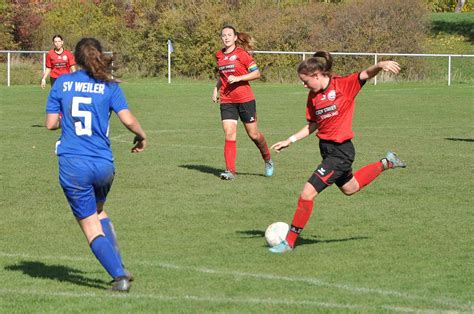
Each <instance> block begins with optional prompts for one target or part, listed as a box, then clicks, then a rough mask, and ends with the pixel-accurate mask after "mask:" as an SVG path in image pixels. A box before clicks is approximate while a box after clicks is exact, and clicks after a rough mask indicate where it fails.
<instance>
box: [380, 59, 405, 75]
mask: <svg viewBox="0 0 474 314" xmlns="http://www.w3.org/2000/svg"><path fill="white" fill-rule="evenodd" d="M379 66H380V67H381V68H382V70H384V71H385V72H392V73H393V74H398V73H399V72H400V69H401V67H400V64H398V63H397V62H395V61H381V62H379Z"/></svg>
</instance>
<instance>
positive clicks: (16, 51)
mask: <svg viewBox="0 0 474 314" xmlns="http://www.w3.org/2000/svg"><path fill="white" fill-rule="evenodd" d="M2 53H6V54H7V86H10V80H11V54H12V53H17V54H23V53H24V54H42V55H43V73H44V72H45V71H46V55H47V54H48V51H20V50H0V54H2ZM105 53H107V54H111V53H112V52H110V51H106V52H105Z"/></svg>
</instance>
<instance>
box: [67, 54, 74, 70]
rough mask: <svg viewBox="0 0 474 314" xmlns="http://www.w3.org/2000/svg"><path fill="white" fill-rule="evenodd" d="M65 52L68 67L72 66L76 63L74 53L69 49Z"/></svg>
mask: <svg viewBox="0 0 474 314" xmlns="http://www.w3.org/2000/svg"><path fill="white" fill-rule="evenodd" d="M66 54H67V60H68V64H69V68H70V67H72V66H73V65H76V59H75V58H74V55H73V54H72V53H71V52H70V51H69V50H66Z"/></svg>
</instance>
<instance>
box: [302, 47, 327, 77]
mask: <svg viewBox="0 0 474 314" xmlns="http://www.w3.org/2000/svg"><path fill="white" fill-rule="evenodd" d="M331 68H332V56H331V54H330V53H329V52H326V51H318V52H316V53H315V54H314V55H313V56H312V57H311V58H309V59H306V60H304V61H303V62H301V63H300V64H299V65H298V74H304V75H309V76H312V75H313V74H314V73H316V72H318V71H319V72H320V73H321V74H323V75H327V76H329V75H331Z"/></svg>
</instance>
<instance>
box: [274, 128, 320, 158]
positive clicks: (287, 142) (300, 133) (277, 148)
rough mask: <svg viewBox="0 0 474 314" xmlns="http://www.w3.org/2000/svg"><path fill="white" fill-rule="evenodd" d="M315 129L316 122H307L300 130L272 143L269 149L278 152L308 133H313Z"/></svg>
mask: <svg viewBox="0 0 474 314" xmlns="http://www.w3.org/2000/svg"><path fill="white" fill-rule="evenodd" d="M317 129H318V124H317V123H316V122H308V124H307V125H305V126H304V127H303V128H302V129H301V130H299V131H298V132H296V133H295V134H293V135H292V136H290V137H289V138H288V139H286V140H284V141H280V142H277V143H275V144H273V145H272V147H271V149H273V150H275V151H276V152H277V153H279V152H280V151H281V150H282V149H284V148H287V147H288V146H290V145H291V143H294V142H296V141H299V140H302V139H304V138H305V137H307V136H308V135H310V134H312V133H314V131H316V130H317Z"/></svg>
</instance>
